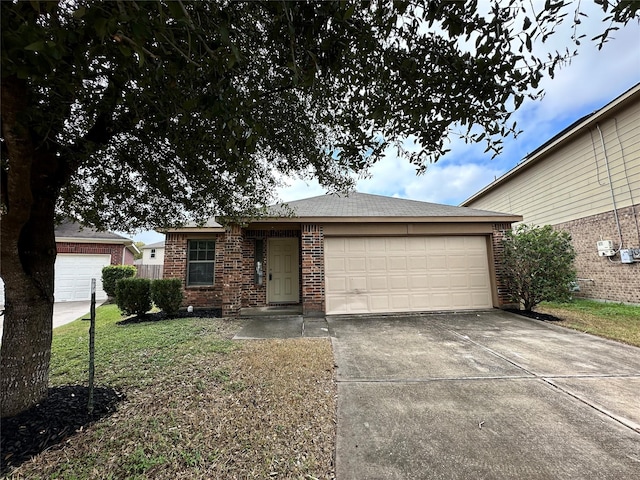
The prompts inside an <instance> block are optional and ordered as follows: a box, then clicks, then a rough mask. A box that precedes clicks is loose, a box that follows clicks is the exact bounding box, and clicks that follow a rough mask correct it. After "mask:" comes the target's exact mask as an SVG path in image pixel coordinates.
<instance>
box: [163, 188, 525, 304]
mask: <svg viewBox="0 0 640 480" xmlns="http://www.w3.org/2000/svg"><path fill="white" fill-rule="evenodd" d="M521 219H522V217H520V216H519V215H512V214H508V213H500V212H491V211H486V210H476V209H473V208H463V207H454V206H450V205H439V204H434V203H427V202H418V201H414V200H405V199H399V198H391V197H383V196H379V195H368V194H362V193H356V192H352V193H349V194H348V195H345V196H340V195H322V196H319V197H313V198H307V199H304V200H298V201H294V202H289V203H288V204H284V205H282V204H280V205H274V206H272V207H270V209H269V211H268V213H267V214H266V215H265V216H264V217H260V218H257V219H256V218H253V219H248V220H247V221H246V222H244V223H243V224H242V225H238V224H233V225H228V226H227V227H226V228H223V227H222V225H221V224H220V223H217V222H216V221H215V219H210V220H209V222H208V223H207V224H206V225H204V226H195V225H194V226H191V227H184V228H180V229H174V230H169V231H167V232H165V233H166V235H167V237H166V241H165V263H164V277H165V278H179V279H181V280H182V281H183V285H184V288H185V302H186V304H187V305H194V306H197V307H214V308H221V309H222V312H223V315H225V316H237V315H239V314H241V310H242V309H243V308H255V307H272V306H273V307H275V306H282V305H299V306H301V307H302V311H303V313H304V314H305V315H314V314H317V315H340V314H384V313H396V312H429V311H453V310H480V309H487V308H493V307H502V306H504V305H505V304H507V303H508V299H507V297H506V294H505V291H504V289H503V287H502V284H501V277H500V270H501V268H500V264H501V259H500V254H501V241H502V239H503V237H504V235H505V233H506V232H507V231H509V230H511V224H512V223H513V222H517V221H521ZM201 245H204V247H202V248H205V247H206V249H208V250H207V251H209V250H210V252H209V253H210V260H207V261H206V262H203V261H201V260H196V257H197V255H199V253H198V252H199V249H201ZM203 263H208V265H206V269H207V270H206V271H207V272H208V277H207V278H206V281H202V282H198V283H196V282H193V281H192V280H191V277H190V276H189V275H188V272H189V271H190V269H197V268H203V269H204V268H205V266H203V265H201V264H203ZM203 280H204V279H203ZM284 287H288V288H284Z"/></svg>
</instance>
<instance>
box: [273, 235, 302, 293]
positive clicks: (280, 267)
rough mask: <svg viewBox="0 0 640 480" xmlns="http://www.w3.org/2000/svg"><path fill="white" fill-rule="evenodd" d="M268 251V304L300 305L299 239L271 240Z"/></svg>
mask: <svg viewBox="0 0 640 480" xmlns="http://www.w3.org/2000/svg"><path fill="white" fill-rule="evenodd" d="M268 250H269V252H268V264H267V268H268V269H269V271H268V272H267V302H268V303H298V302H299V301H300V294H299V282H298V279H299V264H298V258H299V255H298V239H297V238H270V239H269V243H268Z"/></svg>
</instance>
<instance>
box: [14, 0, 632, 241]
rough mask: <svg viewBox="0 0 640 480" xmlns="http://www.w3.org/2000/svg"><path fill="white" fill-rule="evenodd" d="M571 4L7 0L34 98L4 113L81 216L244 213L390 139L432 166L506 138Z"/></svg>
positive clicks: (110, 221)
mask: <svg viewBox="0 0 640 480" xmlns="http://www.w3.org/2000/svg"><path fill="white" fill-rule="evenodd" d="M564 3H565V2H562V1H548V2H547V5H546V7H545V8H544V9H541V11H540V12H533V11H525V10H524V8H525V7H524V3H522V2H515V1H511V2H504V1H502V2H495V3H493V4H492V5H491V6H490V8H487V10H486V12H481V8H480V7H478V6H477V2H475V1H469V2H408V1H407V2H393V3H391V2H364V3H361V2H231V1H228V2H183V1H172V2H129V1H127V2H124V1H118V2H101V1H100V2H98V1H86V0H85V1H74V2H71V1H68V2H64V1H63V2H17V3H9V2H3V5H2V31H3V34H2V58H3V60H2V75H3V83H5V82H7V84H8V85H7V89H8V88H9V86H11V87H12V91H14V92H15V91H18V92H20V94H21V95H23V98H22V103H23V105H21V106H20V118H18V119H16V120H15V121H12V120H11V119H9V118H6V119H5V118H3V125H4V129H7V128H9V129H14V128H16V126H17V125H16V124H19V125H21V126H24V127H25V128H27V129H28V133H29V137H30V142H31V143H32V145H33V147H34V149H35V150H36V151H46V152H47V153H49V154H50V155H52V156H54V157H55V158H56V160H55V162H59V164H60V165H59V167H58V168H57V171H56V173H57V176H59V177H60V178H59V179H58V181H57V183H58V184H59V185H60V187H61V188H62V191H61V195H60V201H59V204H58V207H59V211H60V212H64V213H65V214H66V215H69V216H72V217H75V218H77V219H78V220H80V221H82V222H84V223H89V224H91V225H94V226H98V227H105V226H114V225H115V226H117V227H118V228H120V229H123V228H131V227H153V226H158V225H164V224H166V223H167V222H176V221H178V222H179V221H182V220H185V219H186V218H187V217H190V218H195V219H198V220H200V219H202V218H206V216H208V215H209V216H210V215H211V214H212V213H227V214H232V213H235V212H240V211H243V212H246V211H247V210H252V209H254V207H255V206H256V205H260V204H261V203H265V202H267V201H269V200H270V199H271V193H272V192H273V183H272V180H273V176H274V174H275V173H277V172H280V173H284V174H293V173H302V174H303V175H304V174H307V175H311V176H316V177H318V178H319V179H320V181H321V183H323V184H324V185H325V186H328V187H330V188H334V189H340V188H343V187H345V186H346V185H347V184H348V182H349V176H348V174H349V173H351V172H354V171H355V172H358V171H361V170H362V169H363V168H365V167H366V166H368V165H371V164H372V163H373V162H375V161H376V160H378V159H379V158H380V156H381V154H382V152H383V151H384V149H385V148H386V147H387V146H388V145H390V144H392V145H395V146H396V147H397V148H398V149H399V150H400V152H401V153H403V154H404V155H405V156H406V157H407V158H408V159H409V160H410V161H411V162H413V163H415V164H416V166H417V167H419V168H424V166H425V165H426V164H427V163H428V162H430V161H435V160H437V159H438V158H439V157H440V156H441V155H442V154H443V153H444V151H445V147H444V145H445V144H444V139H445V138H446V137H447V136H448V135H449V134H451V129H452V126H454V125H457V126H460V127H462V128H465V127H466V128H471V127H472V126H473V127H477V130H474V131H473V132H474V133H471V131H469V139H470V140H472V141H480V140H484V141H486V142H487V147H488V148H489V149H494V150H496V151H497V150H498V149H499V146H500V141H501V138H502V137H503V136H505V135H509V134H513V133H514V131H515V128H516V127H515V126H514V125H510V124H508V119H509V116H510V114H511V112H512V111H513V109H514V108H515V107H517V106H518V105H519V104H520V102H521V101H522V99H523V96H525V95H527V94H528V93H529V92H531V89H532V87H533V88H534V89H535V88H536V87H537V86H538V83H539V81H540V79H541V77H542V75H544V73H545V72H547V71H551V70H552V69H553V68H554V67H555V63H554V62H555V61H557V60H558V59H559V58H560V57H558V58H556V59H537V58H534V57H531V56H530V55H529V53H528V51H529V50H530V49H531V44H532V42H534V41H536V38H539V37H546V35H548V34H549V32H550V31H552V29H553V27H554V25H555V24H556V23H557V22H559V21H560V20H561V19H562V11H563V9H566V8H567V5H564ZM604 4H606V2H604ZM622 4H624V2H621V3H620V4H618V5H617V7H620V6H622ZM635 8H637V6H636V7H635ZM536 13H537V16H534V15H536ZM565 13H566V12H565ZM614 14H615V15H617V16H618V17H619V18H618V19H621V20H623V21H628V20H629V18H630V12H629V9H627V10H625V9H621V8H618V10H615V11H614ZM14 122H15V123H14ZM408 135H413V136H415V137H416V138H417V140H418V143H419V145H420V146H421V148H420V149H418V150H417V151H415V150H411V151H408V150H405V149H403V141H404V140H405V138H406V137H407V136H408ZM11 144H12V141H11V139H10V138H7V139H5V142H4V143H3V156H4V158H5V165H6V162H7V161H11V155H10V152H11V150H12V145H11ZM3 192H4V193H5V197H4V199H3V200H4V204H5V205H9V203H10V201H9V200H10V199H9V198H7V194H9V193H10V190H8V189H3Z"/></svg>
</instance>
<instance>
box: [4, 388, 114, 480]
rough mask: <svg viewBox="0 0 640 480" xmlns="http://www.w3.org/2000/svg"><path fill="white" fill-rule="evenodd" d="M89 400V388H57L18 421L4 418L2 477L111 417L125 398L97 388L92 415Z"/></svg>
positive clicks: (23, 413)
mask: <svg viewBox="0 0 640 480" xmlns="http://www.w3.org/2000/svg"><path fill="white" fill-rule="evenodd" d="M88 399H89V389H88V387H84V386H81V385H67V386H62V387H53V388H50V389H49V393H48V395H47V398H46V399H45V400H43V401H42V402H40V403H39V404H37V405H35V406H34V407H32V408H30V409H29V410H27V411H25V412H22V413H20V414H19V415H16V416H15V417H8V418H3V419H2V420H1V424H0V451H1V452H2V456H1V457H0V475H4V474H6V473H7V472H8V471H9V470H10V469H11V468H12V467H16V466H18V465H20V464H22V463H23V462H24V461H26V460H28V459H29V458H31V457H33V456H34V455H37V454H39V453H41V452H43V451H45V450H47V449H49V448H55V447H56V446H57V445H62V444H64V442H65V440H66V439H67V438H68V437H70V436H72V435H74V434H75V433H76V432H78V431H80V430H82V429H84V428H86V427H87V426H88V425H90V424H92V423H93V422H95V421H97V420H99V419H100V418H102V417H105V416H108V415H111V414H112V413H113V412H114V411H115V410H116V406H117V404H118V403H119V402H121V401H123V400H124V399H125V395H124V394H123V393H120V392H117V391H116V390H114V389H113V388H104V387H95V388H94V391H93V405H94V407H93V413H92V414H91V415H90V414H89V413H88V410H87V402H88Z"/></svg>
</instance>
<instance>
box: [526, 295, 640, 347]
mask: <svg viewBox="0 0 640 480" xmlns="http://www.w3.org/2000/svg"><path fill="white" fill-rule="evenodd" d="M535 310H536V311H537V312H541V313H548V314H551V315H554V316H556V317H558V318H561V319H562V321H561V322H558V325H562V326H565V327H569V328H573V329H575V330H580V331H581V332H586V333H591V334H593V335H598V336H600V337H604V338H609V339H611V340H617V341H619V342H624V343H628V344H630V345H635V346H637V347H640V307H637V306H632V305H624V304H621V303H604V302H596V301H593V300H582V299H576V300H574V301H572V302H569V303H552V302H544V303H542V304H540V305H539V306H538V307H536V309H535Z"/></svg>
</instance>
